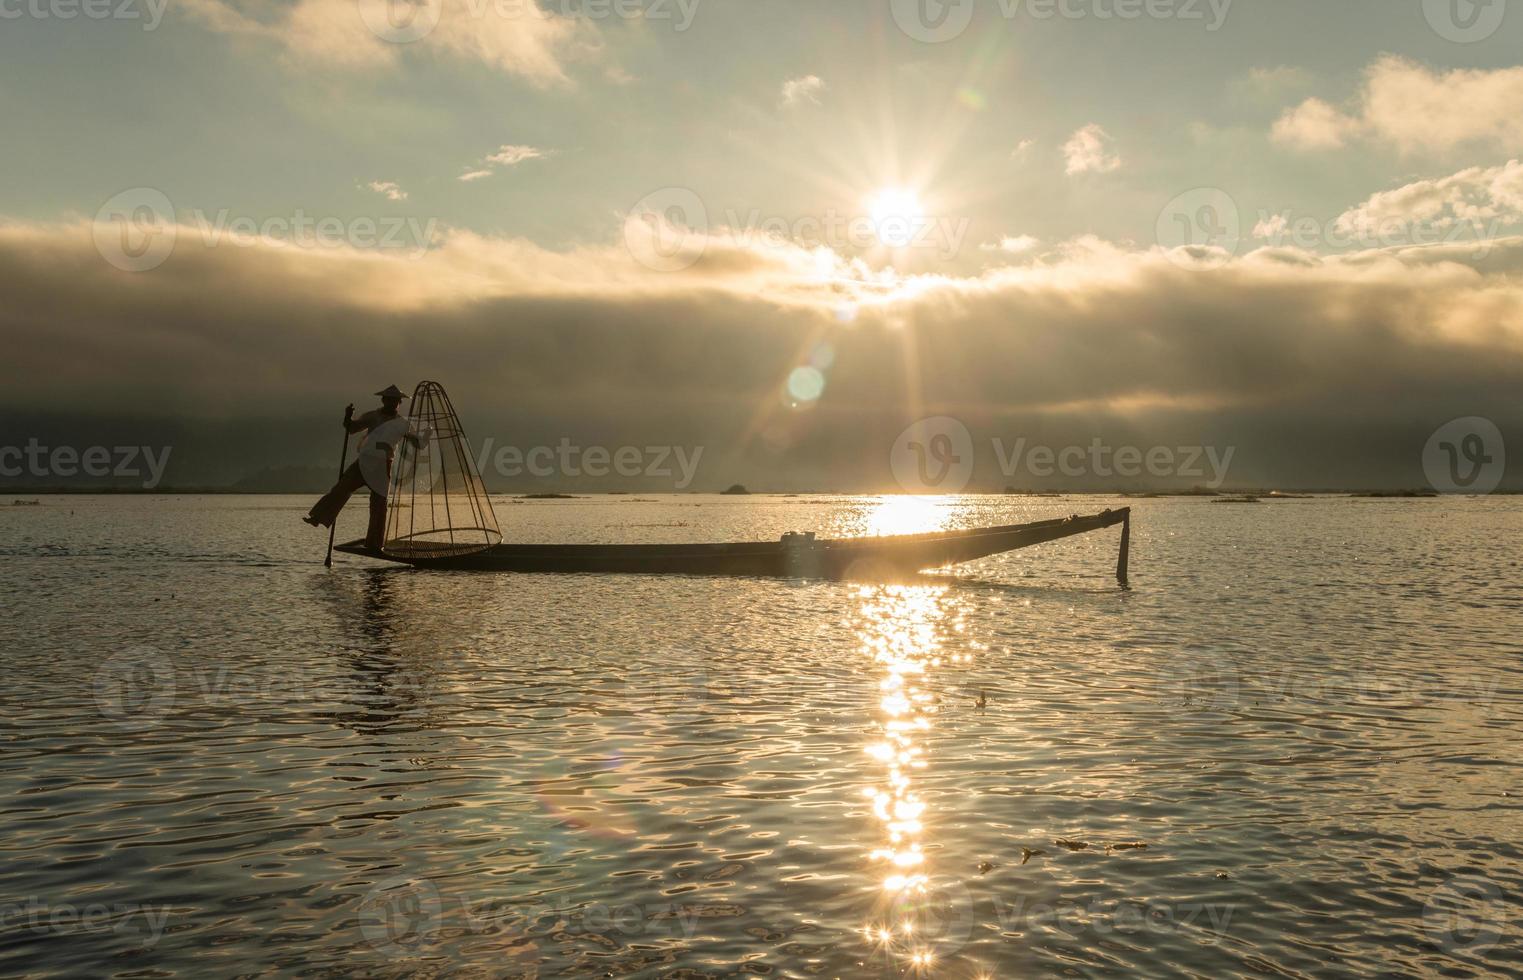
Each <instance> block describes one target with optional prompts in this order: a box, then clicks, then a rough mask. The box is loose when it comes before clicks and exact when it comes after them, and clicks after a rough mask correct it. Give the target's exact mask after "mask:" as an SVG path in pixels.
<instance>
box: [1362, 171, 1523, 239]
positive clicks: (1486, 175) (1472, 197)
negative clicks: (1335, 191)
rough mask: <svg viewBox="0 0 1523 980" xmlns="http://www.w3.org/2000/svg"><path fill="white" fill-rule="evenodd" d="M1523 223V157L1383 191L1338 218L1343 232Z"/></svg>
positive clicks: (1376, 232) (1368, 233)
mask: <svg viewBox="0 0 1523 980" xmlns="http://www.w3.org/2000/svg"><path fill="white" fill-rule="evenodd" d="M1520 221H1523V161H1518V160H1512V161H1509V162H1508V163H1507V164H1505V165H1503V166H1500V167H1471V168H1469V169H1467V170H1461V171H1460V172H1459V173H1457V174H1453V175H1452V176H1449V177H1442V178H1438V179H1434V180H1419V181H1414V182H1412V183H1410V184H1407V185H1405V186H1403V187H1398V188H1396V189H1394V190H1389V191H1382V192H1380V193H1379V194H1375V195H1373V196H1372V197H1370V199H1369V200H1367V201H1365V202H1364V203H1363V204H1360V205H1359V206H1358V207H1354V208H1350V209H1349V210H1348V211H1345V212H1344V213H1343V214H1342V215H1341V216H1339V218H1338V220H1337V227H1338V230H1339V231H1342V232H1344V233H1347V234H1358V235H1361V236H1367V237H1373V236H1378V235H1379V234H1380V232H1381V230H1382V229H1388V228H1398V227H1410V226H1412V225H1422V226H1427V227H1430V228H1433V229H1435V230H1437V231H1443V230H1447V229H1449V228H1452V227H1454V226H1455V225H1457V224H1465V225H1469V226H1470V227H1471V228H1473V229H1475V230H1476V231H1478V232H1481V233H1483V234H1485V235H1486V237H1491V235H1490V234H1489V233H1488V229H1487V226H1488V225H1489V226H1490V228H1491V230H1494V229H1495V228H1497V227H1500V226H1503V225H1511V224H1516V223H1518V222H1520Z"/></svg>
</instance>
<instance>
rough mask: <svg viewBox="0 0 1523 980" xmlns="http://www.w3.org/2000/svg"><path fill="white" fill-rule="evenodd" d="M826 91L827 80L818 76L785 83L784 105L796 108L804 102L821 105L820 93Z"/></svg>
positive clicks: (806, 76)
mask: <svg viewBox="0 0 1523 980" xmlns="http://www.w3.org/2000/svg"><path fill="white" fill-rule="evenodd" d="M823 91H825V80H824V79H822V78H820V76H818V75H803V76H801V77H799V78H790V79H788V80H787V81H786V82H784V83H783V105H785V106H796V105H800V104H802V103H804V102H813V103H814V104H815V105H819V104H820V93H821V92H823Z"/></svg>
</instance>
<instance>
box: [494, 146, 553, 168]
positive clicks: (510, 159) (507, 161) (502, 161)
mask: <svg viewBox="0 0 1523 980" xmlns="http://www.w3.org/2000/svg"><path fill="white" fill-rule="evenodd" d="M544 155H545V151H544V150H541V149H539V148H537V147H533V146H513V145H511V144H507V143H504V144H503V145H502V146H500V147H498V149H497V152H496V153H491V154H488V155H487V158H486V162H487V163H495V164H497V165H498V166H502V167H512V166H516V165H517V164H520V163H523V162H524V161H525V160H537V159H540V158H541V157H543V156H544Z"/></svg>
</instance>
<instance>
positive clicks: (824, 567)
mask: <svg viewBox="0 0 1523 980" xmlns="http://www.w3.org/2000/svg"><path fill="white" fill-rule="evenodd" d="M1130 519H1131V508H1128V507H1123V508H1121V509H1119V510H1106V511H1102V512H1101V513H1098V514H1090V515H1087V516H1079V515H1077V514H1076V515H1074V516H1072V517H1066V518H1062V519H1060V520H1052V521H1037V522H1036V523H1034V524H1011V525H1007V526H1004V527H981V528H974V529H972V530H967V531H941V532H937V533H933V534H904V535H895V536H891V537H873V538H840V539H835V540H826V539H816V538H815V537H814V536H813V535H812V534H787V535H784V536H783V538H782V539H781V540H779V541H747V542H737V543H734V544H496V545H493V546H491V547H488V548H483V549H480V550H477V551H472V552H469V553H467V554H458V553H455V549H453V548H452V547H450V546H447V545H446V546H441V548H440V553H439V554H437V555H430V554H428V553H427V550H426V549H425V548H422V547H419V546H414V547H412V548H410V549H408V551H407V552H406V553H390V554H388V553H387V552H386V551H376V550H373V549H369V548H366V547H365V542H364V541H350V542H348V543H346V544H341V545H339V546H338V547H337V549H336V550H338V551H341V552H344V553H346V554H350V555H361V556H363V557H366V558H377V559H381V560H385V561H395V562H401V563H403V564H407V565H413V566H416V567H418V568H434V569H449V570H459V571H493V572H593V573H602V574H618V575H751V576H763V577H771V578H827V579H884V578H897V577H903V576H906V575H912V574H914V573H916V572H921V571H926V570H928V569H935V568H945V567H946V566H948V565H955V564H958V563H960V562H967V561H973V560H974V559H977V558H985V557H988V556H989V555H997V554H1001V553H1003V552H1006V551H1015V550H1017V549H1020V548H1029V547H1031V546H1033V545H1038V544H1044V543H1046V542H1048V541H1057V540H1059V539H1060V538H1067V537H1072V536H1073V535H1076V534H1086V533H1088V532H1090V531H1098V530H1100V529H1102V528H1107V527H1114V526H1115V525H1117V524H1120V525H1121V554H1120V558H1119V559H1118V561H1117V565H1116V577H1117V579H1118V580H1120V581H1121V582H1125V581H1126V575H1127V571H1126V565H1127V551H1128V539H1129V538H1130Z"/></svg>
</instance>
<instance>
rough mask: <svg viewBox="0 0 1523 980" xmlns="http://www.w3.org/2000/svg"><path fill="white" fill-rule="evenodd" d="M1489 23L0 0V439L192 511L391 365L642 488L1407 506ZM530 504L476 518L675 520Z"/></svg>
mask: <svg viewBox="0 0 1523 980" xmlns="http://www.w3.org/2000/svg"><path fill="white" fill-rule="evenodd" d="M1511 7H1512V8H1514V9H1509V3H1508V2H1507V0H1490V2H1489V3H1472V2H1471V0H1342V2H1339V3H1336V4H1332V3H1326V2H1301V0H1274V2H1268V0H1232V2H1229V0H1214V2H1213V0H1063V2H1061V3H1060V2H1058V0H858V2H852V3H845V2H832V3H821V2H809V3H805V2H793V0H768V2H767V3H754V2H753V3H743V2H737V0H617V2H616V0H580V2H573V0H554V2H550V3H540V4H538V5H536V4H534V3H532V2H531V0H434V2H433V5H431V6H429V5H417V6H412V5H409V4H407V3H404V2H403V0H297V2H295V3H289V2H281V3H276V2H237V0H109V2H107V0H0V20H3V21H4V24H3V25H0V125H3V131H4V132H5V133H6V134H7V136H6V138H5V140H4V141H3V143H0V174H3V175H4V176H5V177H6V178H7V179H5V180H4V181H0V291H3V294H4V295H6V296H7V301H6V302H5V303H4V304H0V340H4V342H5V345H6V348H7V351H8V356H7V357H6V359H5V364H4V366H3V367H0V382H3V384H0V401H3V403H4V407H5V410H6V411H5V413H4V414H5V418H6V419H7V421H6V422H5V423H4V424H3V429H0V448H3V447H4V446H20V445H24V444H26V443H28V442H29V441H31V440H41V441H42V442H44V443H46V444H48V445H65V444H66V445H71V446H77V447H87V446H90V445H93V444H96V443H101V444H107V445H115V444H116V443H117V442H122V441H126V442H132V443H134V444H137V443H141V444H143V445H149V444H163V445H172V446H173V447H174V458H173V462H171V464H170V473H171V474H172V475H173V477H174V480H177V481H178V482H179V483H182V484H183V483H218V482H232V481H236V480H238V479H240V478H242V477H245V476H248V475H249V474H254V473H258V472H259V471H261V470H264V469H267V468H269V467H278V466H310V467H317V466H319V465H324V466H326V465H327V464H323V463H322V460H324V459H326V457H327V456H328V455H331V453H332V447H329V446H327V443H328V442H331V441H333V440H332V438H331V437H332V436H333V434H334V431H335V426H334V424H333V419H334V417H335V416H336V414H337V413H339V412H341V411H342V407H343V405H344V404H345V403H346V402H349V401H359V402H361V403H362V404H363V403H365V401H366V400H367V397H368V393H369V392H371V391H373V390H375V389H377V388H379V387H382V386H384V385H386V384H391V383H397V384H399V385H401V386H403V387H404V388H410V387H411V385H412V384H414V383H415V382H417V381H419V380H422V379H423V378H425V377H429V378H433V379H434V380H438V381H440V382H442V383H444V384H445V385H446V387H447V388H448V389H449V391H450V392H451V395H452V396H453V398H454V401H455V403H456V405H457V407H459V408H460V409H461V411H462V413H463V414H464V415H465V418H466V421H467V424H468V429H469V430H471V431H472V434H473V435H476V437H477V439H478V441H485V440H488V439H489V440H491V444H492V445H493V446H494V447H502V446H512V447H517V448H520V449H526V448H530V447H533V446H541V445H545V446H556V445H560V444H562V443H563V442H569V443H571V444H573V445H575V446H578V447H589V446H600V447H605V448H608V449H611V450H616V449H617V448H620V447H624V446H638V447H641V448H642V450H643V449H644V448H646V447H657V446H665V447H685V448H686V449H687V451H689V452H690V453H691V452H693V451H695V450H698V449H700V448H701V449H702V451H703V456H704V464H703V466H702V467H700V468H699V471H698V474H697V476H696V477H695V478H694V480H693V481H691V483H690V485H689V486H686V487H677V488H678V489H688V488H692V489H709V488H715V487H722V486H724V485H728V484H729V483H731V482H746V483H747V484H748V485H753V486H760V487H765V488H774V489H785V490H811V489H895V488H899V489H914V487H910V486H907V482H908V483H913V482H914V480H913V479H909V480H908V481H907V479H906V478H905V477H904V476H903V475H902V473H900V472H899V471H900V470H903V467H902V466H899V465H898V464H897V463H896V454H902V452H903V450H904V445H905V439H904V438H903V437H904V435H905V433H906V432H907V431H909V429H910V428H912V427H913V426H915V425H916V424H917V423H920V422H922V421H923V420H926V419H932V420H936V419H941V420H950V422H947V421H942V422H935V423H934V424H932V426H931V428H933V429H934V428H936V427H937V426H941V427H942V428H946V427H948V426H950V431H951V434H952V435H953V436H954V437H955V439H954V442H955V441H959V440H963V438H964V437H963V433H964V432H966V433H967V440H966V441H967V442H968V444H969V445H970V446H971V448H972V453H973V454H974V456H975V457H976V458H977V460H978V463H977V466H976V467H975V469H974V472H973V474H972V475H971V477H970V478H969V481H968V485H967V488H968V489H979V488H996V489H997V488H999V487H1000V486H1007V485H1008V486H1018V487H1022V488H1025V487H1030V488H1033V489H1054V488H1072V487H1078V486H1094V487H1101V486H1121V485H1137V486H1154V485H1156V486H1179V485H1193V484H1198V483H1202V484H1203V483H1209V482H1212V474H1211V473H1210V472H1209V468H1208V472H1207V473H1206V475H1205V476H1199V475H1197V474H1196V473H1194V472H1184V468H1183V467H1176V468H1175V470H1173V471H1167V472H1163V471H1160V472H1159V473H1146V472H1145V473H1143V474H1141V475H1138V476H1137V477H1136V478H1135V479H1130V478H1127V477H1125V476H1122V475H1114V474H1113V475H1110V476H1105V475H1103V474H1102V473H1100V472H1099V471H1100V470H1101V469H1103V467H1101V466H1098V465H1096V464H1095V462H1094V457H1093V456H1091V457H1090V458H1089V459H1090V461H1089V462H1088V463H1086V464H1085V465H1084V466H1082V467H1079V468H1080V469H1081V470H1082V472H1060V473H1056V474H1051V475H1043V474H1042V473H1041V472H1037V471H1033V470H1032V469H1031V468H1030V467H1029V466H1016V467H1013V468H1012V467H1011V466H1010V465H1009V463H1010V457H1009V454H1008V452H1007V450H1008V447H1009V446H1012V445H1015V444H1017V443H1019V442H1020V440H1025V442H1024V443H1020V444H1022V445H1024V446H1031V445H1045V446H1050V447H1052V448H1054V449H1055V450H1058V451H1061V450H1062V449H1063V448H1065V447H1071V446H1078V447H1090V446H1091V445H1092V444H1094V443H1095V442H1096V440H1098V441H1099V443H1100V444H1101V445H1102V446H1104V447H1105V448H1106V449H1109V450H1114V449H1115V448H1118V447H1122V446H1131V447H1136V448H1137V449H1138V450H1139V451H1141V452H1144V453H1145V452H1146V451H1147V450H1149V449H1153V448H1157V447H1167V448H1171V449H1173V450H1180V449H1184V448H1189V447H1198V448H1200V449H1202V450H1204V449H1205V448H1211V449H1213V450H1215V451H1216V453H1217V455H1218V458H1225V457H1226V454H1227V453H1228V451H1229V450H1230V451H1231V453H1232V456H1231V459H1232V462H1231V472H1230V474H1226V475H1224V476H1223V478H1222V479H1221V480H1220V481H1219V482H1221V484H1222V485H1226V486H1233V485H1236V486H1297V487H1335V486H1352V487H1365V486H1369V487H1376V486H1380V487H1390V486H1418V485H1423V484H1424V483H1425V482H1427V483H1431V482H1432V480H1431V475H1432V474H1431V473H1430V472H1429V469H1430V468H1431V467H1430V466H1428V465H1427V464H1428V463H1430V462H1431V457H1432V455H1433V452H1434V451H1435V450H1434V445H1440V448H1441V444H1443V443H1444V442H1445V441H1446V440H1447V438H1448V437H1443V438H1440V437H1439V436H1438V435H1437V434H1438V433H1439V431H1440V430H1441V429H1443V427H1444V426H1445V425H1446V424H1448V423H1450V422H1451V421H1452V420H1456V419H1481V420H1483V421H1484V422H1485V423H1487V424H1488V425H1490V426H1491V428H1489V429H1486V430H1485V433H1484V435H1485V440H1486V442H1485V446H1484V449H1485V455H1486V456H1487V457H1489V458H1492V459H1495V458H1496V457H1498V456H1499V455H1500V454H1502V452H1503V447H1504V444H1505V439H1506V437H1508V436H1511V437H1512V440H1513V442H1514V444H1515V445H1523V430H1520V424H1523V408H1520V406H1519V397H1518V395H1519V392H1520V391H1523V386H1520V381H1523V284H1520V273H1523V237H1520V236H1523V162H1520V161H1523V2H1519V0H1511ZM1468 424H1469V425H1470V429H1466V428H1465V426H1461V427H1460V428H1461V429H1465V433H1466V434H1468V433H1469V432H1470V430H1471V429H1474V426H1475V424H1476V423H1468ZM1446 431H1448V430H1446ZM478 433H479V435H477V434H478ZM1435 439H1437V443H1435V442H1434V440H1435ZM909 442H910V443H911V444H914V442H915V440H914V439H910V440H909ZM927 444H929V443H927ZM1451 444H1452V445H1453V446H1455V447H1462V446H1464V447H1469V448H1474V446H1475V445H1476V444H1474V443H1471V444H1467V443H1465V442H1464V440H1463V439H1462V438H1458V437H1456V438H1455V439H1454V440H1452V441H1451ZM1518 451H1519V450H1516V449H1515V453H1516V452H1518ZM1180 455H1182V454H1180ZM1075 458H1077V457H1075ZM4 464H5V459H4V458H3V457H0V471H3V467H4ZM1502 466H1503V473H1504V474H1505V461H1504V462H1503V464H1502ZM573 468H574V467H568V466H567V465H566V464H565V463H564V462H561V463H558V464H557V470H556V472H555V473H554V474H553V475H551V476H547V477H538V476H534V475H532V474H530V475H524V474H506V473H501V472H499V473H495V474H492V473H489V474H488V482H489V483H494V482H495V483H497V484H498V485H504V486H508V485H511V486H543V485H547V484H549V483H554V484H556V485H557V486H565V487H569V488H572V489H574V488H576V487H585V488H588V489H593V488H596V487H599V486H605V485H606V486H613V485H620V486H623V485H628V486H630V487H635V488H641V487H644V488H661V487H663V486H665V487H666V488H672V487H673V484H674V478H672V477H647V476H643V475H642V476H641V477H638V478H634V477H632V478H629V479H619V478H615V477H609V478H607V479H602V478H596V477H592V476H588V475H587V474H585V473H583V472H578V473H576V474H573V473H571V472H570V470H571V469H573ZM1163 469H1164V470H1167V468H1166V467H1165V468H1163ZM1513 469H1514V471H1516V467H1514V468H1513ZM8 478H9V474H0V481H3V480H5V479H8ZM21 482H23V483H25V482H32V483H50V482H70V481H69V480H68V479H63V478H60V475H59V474H58V473H53V472H49V473H46V474H42V475H37V474H31V473H26V474H23V475H22V480H21ZM171 482H173V481H171ZM1501 482H1502V485H1503V486H1516V485H1518V484H1519V483H1520V481H1519V480H1517V479H1515V478H1514V479H1512V480H1510V481H1509V480H1508V479H1507V478H1506V476H1505V475H1504V476H1503V477H1502V480H1501Z"/></svg>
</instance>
